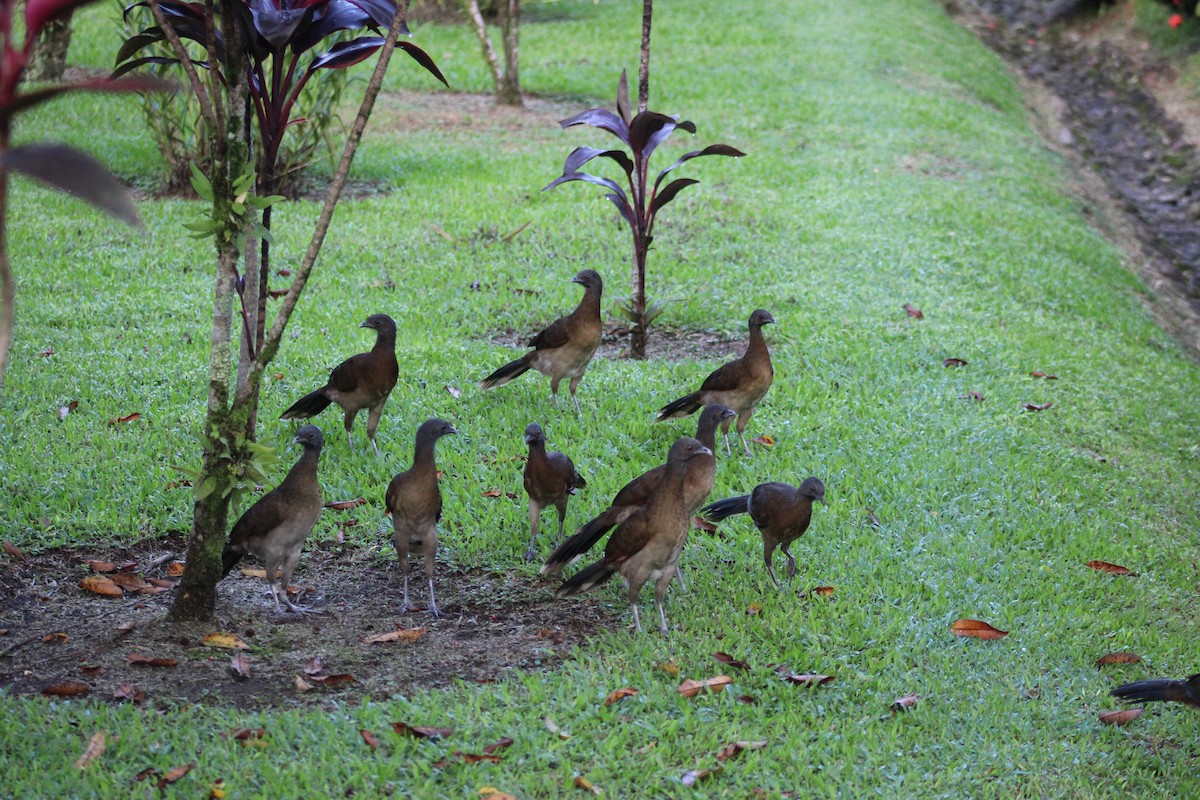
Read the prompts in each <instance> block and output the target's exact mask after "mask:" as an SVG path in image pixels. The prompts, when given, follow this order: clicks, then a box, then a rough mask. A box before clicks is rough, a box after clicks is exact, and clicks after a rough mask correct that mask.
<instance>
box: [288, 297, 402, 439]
mask: <svg viewBox="0 0 1200 800" xmlns="http://www.w3.org/2000/svg"><path fill="white" fill-rule="evenodd" d="M358 327H360V328H372V329H374V330H375V334H376V335H375V346H374V347H372V348H371V350H370V351H369V352H366V353H359V354H358V355H356V356H351V357H350V358H348V359H346V360H345V361H343V362H342V363H341V364H338V365H337V366H336V367H334V368H333V371H332V372H330V373H329V380H328V381H327V382H326V383H325V385H324V386H322V387H321V388H320V389H317V390H316V391H315V392H310V393H309V394H306V395H305V396H304V397H301V398H300V399H299V400H297V401H296V402H295V403H293V404H292V405H291V407H290V408H288V410H287V411H284V412H283V413H282V414H281V415H280V416H279V418H280V419H308V418H309V417H314V416H316V415H317V414H320V413H321V412H322V411H324V410H325V409H326V408H327V407H328V406H329V404H330V403H337V405H339V406H340V407H341V409H342V411H343V412H345V422H346V442H347V443H349V444H350V446H351V447H353V446H354V445H353V443H352V442H351V441H350V429H351V428H352V427H353V426H354V418H355V417H356V416H358V412H359V411H362V410H363V409H364V408H366V409H369V412H368V414H367V438H368V439H369V440H370V441H371V447H372V448H374V450H375V455H376V456H378V455H379V447H378V446H377V445H376V444H375V429H376V428H378V427H379V418H380V416H382V415H383V406H384V404H385V403H386V402H387V399H388V395H390V394H391V393H392V389H393V388H395V386H396V379H397V378H398V377H399V375H400V366H399V365H398V364H397V363H396V323H395V321H394V320H393V319H392V318H391V317H389V316H388V315H387V314H372V315H371V316H369V317H367V319H366V320H365V321H364V322H363V323H362V324H361V325H359V326H358Z"/></svg>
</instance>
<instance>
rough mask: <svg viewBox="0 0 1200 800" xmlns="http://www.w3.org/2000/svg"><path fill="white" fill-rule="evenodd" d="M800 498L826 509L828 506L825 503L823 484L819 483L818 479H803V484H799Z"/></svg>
mask: <svg viewBox="0 0 1200 800" xmlns="http://www.w3.org/2000/svg"><path fill="white" fill-rule="evenodd" d="M800 496H801V497H805V498H808V499H809V500H812V501H814V502H817V503H820V504H821V505H823V506H826V507H828V505H829V503H826V502H825V484H823V483H821V479H820V478H805V479H804V483H802V484H800Z"/></svg>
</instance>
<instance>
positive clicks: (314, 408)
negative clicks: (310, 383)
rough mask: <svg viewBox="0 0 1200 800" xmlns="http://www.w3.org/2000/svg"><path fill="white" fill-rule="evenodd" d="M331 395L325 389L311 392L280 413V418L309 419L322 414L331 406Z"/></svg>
mask: <svg viewBox="0 0 1200 800" xmlns="http://www.w3.org/2000/svg"><path fill="white" fill-rule="evenodd" d="M329 403H330V400H329V397H328V395H326V394H325V390H324V389H317V390H316V391H315V392H310V393H309V394H306V395H304V397H301V398H300V399H299V400H297V401H296V402H294V403H292V405H291V406H290V407H289V408H288V410H287V411H284V412H283V413H282V414H280V415H279V418H280V419H308V418H309V417H315V416H316V415H317V414H320V413H321V412H322V411H324V410H325V409H326V408H328V407H329Z"/></svg>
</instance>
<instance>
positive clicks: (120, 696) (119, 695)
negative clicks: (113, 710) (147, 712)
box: [113, 683, 146, 703]
mask: <svg viewBox="0 0 1200 800" xmlns="http://www.w3.org/2000/svg"><path fill="white" fill-rule="evenodd" d="M113 699H114V700H129V701H131V702H134V703H140V702H142V701H143V700H145V699H146V693H145V692H143V691H142V690H141V688H140V687H139V686H138V685H137V684H136V683H122V684H120V685H119V686H117V688H116V689H115V690H114V691H113Z"/></svg>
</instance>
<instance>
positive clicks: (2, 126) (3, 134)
mask: <svg viewBox="0 0 1200 800" xmlns="http://www.w3.org/2000/svg"><path fill="white" fill-rule="evenodd" d="M9 135H10V132H9V123H8V120H0V153H3V152H6V151H7V150H8V148H9V145H10V144H11V143H10V141H9ZM7 219H8V170H5V169H0V389H2V388H4V372H5V370H6V369H7V367H8V348H9V347H11V346H12V332H13V318H14V317H15V316H16V305H17V284H16V281H14V280H13V275H12V265H11V264H9V262H8V228H7V224H6V221H7Z"/></svg>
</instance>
